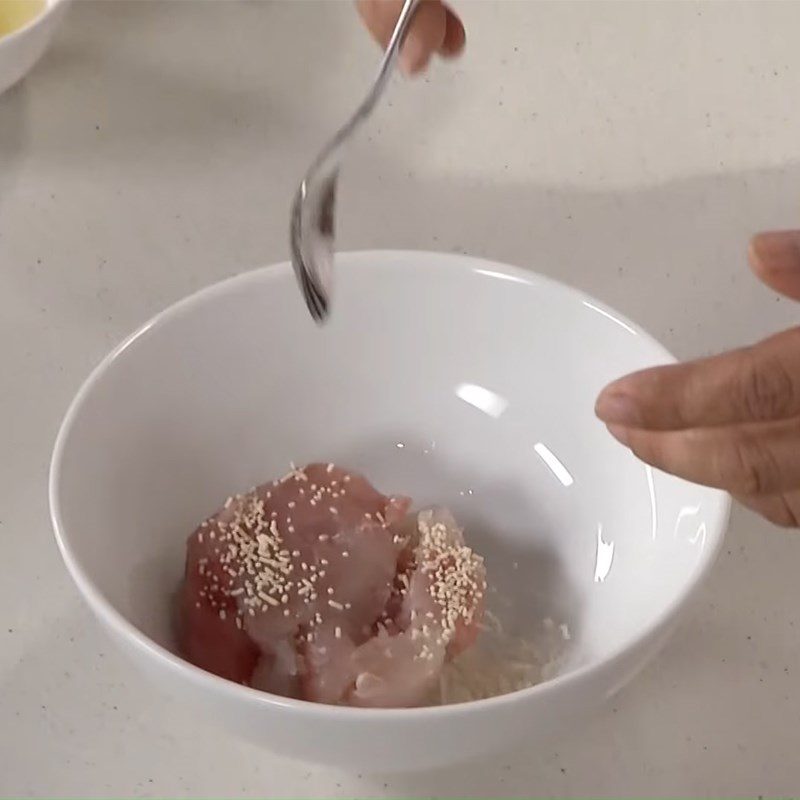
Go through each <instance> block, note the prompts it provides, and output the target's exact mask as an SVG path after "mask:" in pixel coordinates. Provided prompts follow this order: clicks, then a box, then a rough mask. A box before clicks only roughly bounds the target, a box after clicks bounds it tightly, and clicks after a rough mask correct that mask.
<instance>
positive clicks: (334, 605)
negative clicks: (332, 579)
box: [328, 600, 344, 611]
mask: <svg viewBox="0 0 800 800" xmlns="http://www.w3.org/2000/svg"><path fill="white" fill-rule="evenodd" d="M328 605H329V606H330V607H331V608H335V609H336V610H337V611H343V610H344V606H343V605H342V604H341V603H337V602H336V600H328Z"/></svg>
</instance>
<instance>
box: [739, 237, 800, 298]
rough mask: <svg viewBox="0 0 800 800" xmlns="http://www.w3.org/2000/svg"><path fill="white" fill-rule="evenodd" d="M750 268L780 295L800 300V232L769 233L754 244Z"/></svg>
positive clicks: (753, 239)
mask: <svg viewBox="0 0 800 800" xmlns="http://www.w3.org/2000/svg"><path fill="white" fill-rule="evenodd" d="M749 256H750V265H751V266H752V268H753V271H754V272H755V273H756V275H758V277H759V278H760V279H761V280H762V281H763V282H764V283H766V284H767V286H769V287H770V288H772V289H774V290H775V291H776V292H780V294H783V295H786V296H787V297H791V298H792V299H794V300H800V231H769V232H766V233H759V234H756V235H755V236H754V237H753V238H752V240H751V241H750V250H749Z"/></svg>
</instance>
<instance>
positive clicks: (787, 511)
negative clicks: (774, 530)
mask: <svg viewBox="0 0 800 800" xmlns="http://www.w3.org/2000/svg"><path fill="white" fill-rule="evenodd" d="M767 519H769V521H770V522H772V523H773V524H774V525H777V526H778V527H779V528H797V527H798V519H797V514H796V513H795V511H794V509H793V508H792V507H791V505H790V504H789V502H788V501H787V499H786V498H785V497H784V496H783V495H779V496H778V502H777V503H776V506H775V509H774V511H773V513H772V514H770V515H769V516H768V517H767Z"/></svg>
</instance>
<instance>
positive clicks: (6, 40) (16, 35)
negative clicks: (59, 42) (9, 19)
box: [0, 0, 71, 50]
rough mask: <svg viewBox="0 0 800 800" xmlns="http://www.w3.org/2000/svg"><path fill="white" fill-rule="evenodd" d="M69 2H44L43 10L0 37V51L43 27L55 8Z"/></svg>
mask: <svg viewBox="0 0 800 800" xmlns="http://www.w3.org/2000/svg"><path fill="white" fill-rule="evenodd" d="M70 2H71V0H44V8H43V9H42V10H41V11H39V13H38V14H36V15H35V16H33V17H31V18H30V19H29V20H28V21H27V22H26V23H25V24H24V25H23V26H22V27H21V28H14V30H13V31H11V33H7V34H6V35H5V36H0V50H1V49H2V48H3V47H4V46H5V45H7V44H11V43H12V42H13V41H15V40H16V39H21V38H22V37H23V36H25V34H27V33H30V31H32V30H33V29H34V28H37V27H39V25H43V24H44V21H45V20H46V19H47V18H48V17H49V16H51V15H52V14H53V13H54V12H55V11H56V9H57V8H59V7H60V6H62V5H64V6H66V5H67V4H68V3H70Z"/></svg>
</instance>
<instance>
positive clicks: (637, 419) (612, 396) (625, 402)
mask: <svg viewBox="0 0 800 800" xmlns="http://www.w3.org/2000/svg"><path fill="white" fill-rule="evenodd" d="M595 413H596V414H597V416H598V417H600V419H601V420H603V422H605V423H614V424H617V425H628V426H636V425H640V424H641V421H642V418H641V414H640V413H639V409H638V407H637V406H636V403H635V402H634V401H633V400H632V399H631V398H630V397H629V396H628V395H625V394H619V393H617V392H603V393H602V394H601V395H600V397H598V399H597V405H596V406H595Z"/></svg>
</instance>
